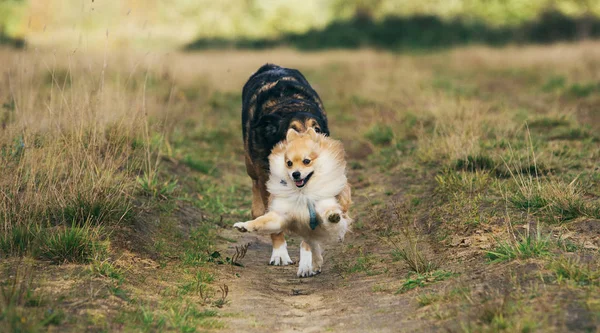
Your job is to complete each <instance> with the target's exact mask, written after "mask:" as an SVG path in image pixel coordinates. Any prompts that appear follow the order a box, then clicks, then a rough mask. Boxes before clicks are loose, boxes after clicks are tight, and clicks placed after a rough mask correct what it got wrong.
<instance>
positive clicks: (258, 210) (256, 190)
mask: <svg viewBox="0 0 600 333" xmlns="http://www.w3.org/2000/svg"><path fill="white" fill-rule="evenodd" d="M259 183H260V182H259V181H258V180H254V179H253V180H252V218H253V219H255V218H257V217H259V216H263V215H265V213H266V212H267V208H266V206H265V204H266V203H265V201H264V200H263V189H262V188H261V185H260V184H259ZM263 187H264V186H263Z"/></svg>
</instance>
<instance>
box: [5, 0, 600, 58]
mask: <svg viewBox="0 0 600 333" xmlns="http://www.w3.org/2000/svg"><path fill="white" fill-rule="evenodd" d="M549 15H551V16H552V17H549ZM597 17H600V1H597V0H528V1H522V0H454V1H441V0H421V1H416V0H305V1H301V2H299V1H294V0H282V1H259V0H221V1H213V0H173V1H168V2H167V1H160V0H123V1H91V0H87V1H81V2H77V5H73V2H72V0H45V1H34V0H29V1H27V0H0V40H2V38H4V41H9V40H10V39H9V38H13V39H14V38H25V39H26V40H27V41H28V42H32V43H33V44H40V43H62V42H70V43H82V40H83V41H84V42H86V43H88V44H89V45H94V44H95V42H97V41H98V40H101V39H106V38H107V37H108V36H110V38H111V40H110V42H112V43H116V44H118V45H123V44H124V43H125V42H131V41H134V42H135V43H138V44H139V43H144V44H145V45H151V44H156V45H163V44H164V45H169V46H179V45H184V44H189V43H190V42H191V41H193V40H197V41H202V42H199V43H196V44H193V45H194V47H204V46H210V47H213V46H223V45H225V46H231V43H230V41H232V40H235V41H236V45H235V46H243V47H266V46H271V45H274V44H291V45H293V46H297V47H299V48H309V49H310V48H317V46H323V45H331V46H334V47H340V46H341V47H356V46H375V47H378V46H380V44H385V45H386V46H387V47H389V45H390V40H392V44H394V45H395V47H396V48H397V47H398V46H417V47H418V46H423V47H430V45H432V44H437V43H438V41H440V40H442V41H447V40H449V41H450V42H447V43H449V44H456V43H464V41H475V42H485V43H495V44H497V43H502V42H504V41H506V40H512V39H515V38H516V39H521V40H526V41H527V40H540V39H544V38H546V39H551V40H556V39H568V38H564V35H567V37H569V38H571V37H570V36H577V37H578V38H579V37H588V36H597V35H598V34H600V27H599V26H598V24H597V23H596V22H597V21H598V20H597V19H596V18H597ZM548 19H551V20H548ZM540 20H542V21H544V20H545V21H544V22H547V23H549V24H554V27H555V29H554V30H552V31H547V30H544V29H546V28H547V27H548V26H549V25H541V26H536V25H535V24H532V23H531V22H536V21H540ZM523 27H525V28H527V29H524V28H523ZM538 28H539V29H538ZM536 29H538V30H536ZM540 29H541V30H540ZM398 31H402V36H401V38H400V39H401V41H398V38H397V37H398V33H397V32H398ZM523 31H525V36H522V35H523V33H522V32H523ZM565 31H566V32H565ZM556 34H559V36H555V35H556ZM538 35H544V36H542V37H540V36H538ZM2 36H4V37H2ZM50 36H51V38H49V37H50ZM411 36H416V37H411ZM547 36H550V37H547ZM557 37H559V38H557ZM415 40H416V42H415ZM350 44H354V45H350Z"/></svg>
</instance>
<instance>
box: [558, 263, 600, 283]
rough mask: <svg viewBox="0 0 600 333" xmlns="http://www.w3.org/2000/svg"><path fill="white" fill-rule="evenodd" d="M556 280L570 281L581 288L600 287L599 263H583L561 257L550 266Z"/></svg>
mask: <svg viewBox="0 0 600 333" xmlns="http://www.w3.org/2000/svg"><path fill="white" fill-rule="evenodd" d="M550 268H551V269H552V270H553V271H554V273H555V274H556V278H557V279H558V280H559V281H561V280H569V281H572V282H574V283H575V284H577V285H579V286H588V285H596V286H598V285H600V265H599V264H598V262H597V261H595V262H594V261H591V262H588V263H582V262H581V261H580V260H577V259H573V258H568V257H561V258H559V259H556V260H554V261H553V262H552V263H551V264H550Z"/></svg>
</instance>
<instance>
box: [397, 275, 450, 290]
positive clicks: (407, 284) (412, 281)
mask: <svg viewBox="0 0 600 333" xmlns="http://www.w3.org/2000/svg"><path fill="white" fill-rule="evenodd" d="M457 275H458V274H457V273H453V272H450V271H444V270H436V271H433V272H429V273H425V274H416V273H410V274H409V275H408V277H407V278H406V279H405V280H404V282H403V283H402V286H400V288H398V290H397V291H396V294H402V293H405V292H407V291H410V290H413V289H415V288H422V287H425V286H428V285H430V284H432V283H436V282H439V281H444V280H447V279H449V278H452V277H455V276H457Z"/></svg>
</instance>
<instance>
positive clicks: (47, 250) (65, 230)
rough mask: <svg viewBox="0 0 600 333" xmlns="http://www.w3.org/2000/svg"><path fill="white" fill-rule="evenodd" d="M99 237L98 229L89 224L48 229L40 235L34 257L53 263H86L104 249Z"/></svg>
mask: <svg viewBox="0 0 600 333" xmlns="http://www.w3.org/2000/svg"><path fill="white" fill-rule="evenodd" d="M40 235H41V234H40ZM99 238H100V230H99V229H98V228H93V227H91V226H89V225H86V226H83V227H78V226H71V227H56V228H53V229H49V230H47V231H45V232H44V236H43V237H41V239H40V245H39V248H37V249H35V257H36V258H39V259H43V260H49V261H51V262H52V263H54V264H62V263H66V262H73V263H87V262H89V261H90V260H91V259H92V258H94V257H97V256H98V255H100V254H101V253H102V252H103V251H104V246H103V245H102V243H101V242H100V240H99Z"/></svg>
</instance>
